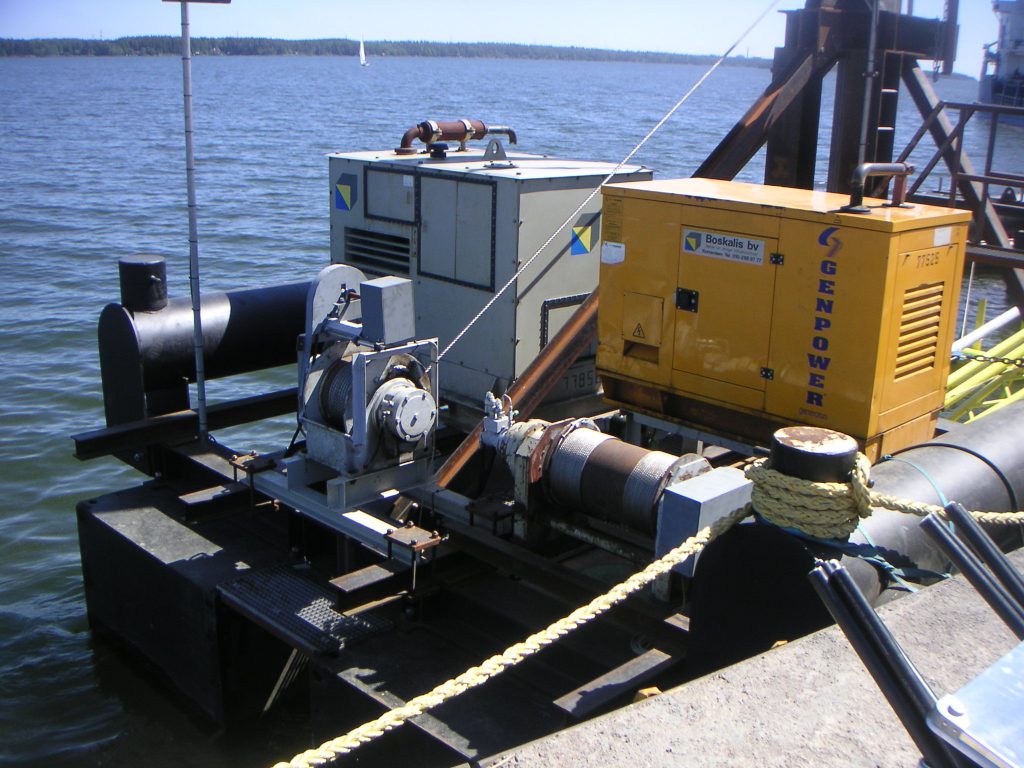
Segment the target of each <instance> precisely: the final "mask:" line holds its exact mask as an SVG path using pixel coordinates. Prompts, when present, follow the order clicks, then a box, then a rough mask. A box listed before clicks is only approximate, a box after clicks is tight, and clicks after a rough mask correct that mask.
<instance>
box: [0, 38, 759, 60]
mask: <svg viewBox="0 0 1024 768" xmlns="http://www.w3.org/2000/svg"><path fill="white" fill-rule="evenodd" d="M366 48H367V51H368V52H369V54H370V55H371V56H452V57H461V58H488V59H558V60H563V61H640V62H655V63H663V64H710V63H711V62H713V61H714V60H715V59H716V58H717V57H715V56H697V55H691V54H681V53H657V52H653V51H609V50H603V49H600V48H575V47H563V46H555V45H517V44H512V43H431V42H425V41H394V42H389V41H380V42H374V41H367V42H366ZM358 49H359V43H358V41H356V40H347V39H344V38H340V39H339V38H335V39H328V40H278V39H274V38H261V37H194V38H192V52H193V54H195V55H196V56H355V55H356V52H357V51H358ZM180 54H181V40H180V39H179V38H177V37H173V36H145V37H120V38H117V39H116V40H82V39H76V38H53V39H50V38H44V39H35V40H12V39H0V56H165V55H166V56H171V55H180ZM730 62H731V63H733V64H745V65H747V66H754V67H769V66H770V65H771V61H770V60H768V59H760V58H746V57H743V56H738V57H734V58H732V59H730Z"/></svg>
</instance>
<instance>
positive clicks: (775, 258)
mask: <svg viewBox="0 0 1024 768" xmlns="http://www.w3.org/2000/svg"><path fill="white" fill-rule="evenodd" d="M768 261H770V262H771V263H772V264H775V265H777V266H780V267H781V266H782V265H783V264H785V263H786V257H785V256H784V255H783V254H781V253H773V254H772V255H771V256H769V257H768Z"/></svg>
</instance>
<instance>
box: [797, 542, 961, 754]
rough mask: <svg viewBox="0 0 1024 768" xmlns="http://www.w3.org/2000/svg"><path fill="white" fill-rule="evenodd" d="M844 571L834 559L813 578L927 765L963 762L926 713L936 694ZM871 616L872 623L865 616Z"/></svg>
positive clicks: (819, 568)
mask: <svg viewBox="0 0 1024 768" xmlns="http://www.w3.org/2000/svg"><path fill="white" fill-rule="evenodd" d="M841 573H846V572H845V571H844V570H843V569H842V568H841V567H837V565H836V563H835V562H831V563H825V564H824V565H821V566H818V567H817V568H815V569H814V570H812V571H811V573H810V574H809V578H810V581H811V584H812V585H813V586H814V589H815V591H817V593H818V596H819V597H820V598H821V601H822V602H823V603H824V604H825V606H826V607H827V608H828V610H829V613H831V614H832V618H833V619H835V621H836V623H837V624H838V625H839V626H840V628H841V629H842V630H843V634H845V635H846V638H847V640H849V642H850V645H851V646H853V649H854V650H855V651H856V652H857V655H858V656H859V657H860V660H861V662H862V663H863V664H864V666H865V667H866V668H867V670H868V673H869V674H870V675H871V677H872V678H873V679H874V681H875V684H876V685H878V687H879V689H880V690H881V692H882V695H884V696H885V698H886V700H887V701H888V702H889V706H891V707H892V709H893V711H894V712H895V713H896V716H897V717H898V718H899V719H900V722H901V723H902V724H903V727H904V728H906V730H907V733H908V734H909V735H910V737H911V739H913V741H914V743H915V744H916V745H917V748H918V750H920V752H921V755H922V757H924V759H925V761H926V763H927V764H928V765H929V766H932V767H933V768H939V767H940V766H944V768H953V766H956V765H962V764H963V763H961V762H959V761H956V760H955V758H953V757H952V755H951V754H950V752H949V750H948V749H947V748H946V747H945V746H944V745H943V744H942V742H941V741H939V739H938V737H937V736H935V734H934V733H932V732H931V729H929V728H928V724H927V722H926V721H925V712H926V711H927V709H928V708H930V707H931V706H934V704H935V695H934V694H933V693H932V692H931V690H930V689H929V688H928V686H927V684H926V683H925V682H924V681H923V680H922V679H921V676H920V675H919V674H918V673H917V670H916V669H915V668H914V667H913V665H912V664H910V662H909V661H908V660H907V658H906V656H905V654H904V653H903V649H902V648H900V647H899V645H898V644H897V643H896V641H895V639H894V638H893V637H892V634H891V633H890V632H889V631H888V628H886V627H885V625H884V624H882V623H881V621H880V620H879V619H878V616H877V615H875V613H874V611H872V610H871V608H870V606H869V605H868V604H867V602H866V601H865V600H864V598H863V596H862V595H860V593H859V592H857V588H856V586H855V585H853V581H852V580H851V579H849V574H846V576H847V578H846V580H841V579H840V574H841ZM851 590H852V591H851ZM869 615H870V617H871V618H873V619H874V621H870V620H868V619H867V617H869Z"/></svg>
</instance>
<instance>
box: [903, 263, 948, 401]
mask: <svg viewBox="0 0 1024 768" xmlns="http://www.w3.org/2000/svg"><path fill="white" fill-rule="evenodd" d="M944 288H945V286H944V285H943V284H942V283H928V284H926V285H919V286H917V287H916V288H909V289H907V290H906V291H905V292H904V293H903V315H902V316H901V318H900V336H899V343H898V345H897V347H896V370H895V372H894V373H895V378H896V381H899V380H901V379H905V378H907V377H908V376H913V375H914V374H915V373H920V372H921V371H926V370H929V369H931V368H934V367H935V361H936V357H937V355H938V351H939V325H940V324H941V321H942V296H943V291H944Z"/></svg>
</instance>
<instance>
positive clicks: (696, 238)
mask: <svg viewBox="0 0 1024 768" xmlns="http://www.w3.org/2000/svg"><path fill="white" fill-rule="evenodd" d="M701 239H702V238H701V233H700V232H691V231H690V230H686V232H685V233H684V234H683V250H684V251H688V252H689V253H696V252H697V251H699V250H700V241H701Z"/></svg>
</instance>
